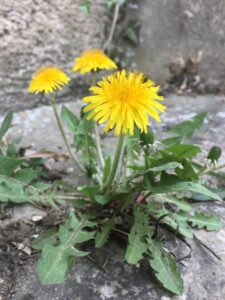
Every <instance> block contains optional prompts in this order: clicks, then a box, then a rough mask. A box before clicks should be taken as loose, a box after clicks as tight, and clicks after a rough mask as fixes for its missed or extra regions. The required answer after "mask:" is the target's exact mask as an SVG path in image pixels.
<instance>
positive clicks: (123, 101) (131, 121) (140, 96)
mask: <svg viewBox="0 0 225 300" xmlns="http://www.w3.org/2000/svg"><path fill="white" fill-rule="evenodd" d="M90 91H92V92H93V94H94V95H92V96H88V97H85V98H84V99H83V101H84V102H87V103H89V104H88V105H87V106H86V107H85V108H84V112H85V113H86V112H90V114H89V115H88V116H87V118H88V120H90V119H94V120H95V121H96V122H98V124H103V123H107V124H106V127H105V129H104V131H105V132H108V131H110V130H112V129H113V128H115V135H116V136H117V135H119V134H120V132H122V134H126V133H129V134H130V135H133V134H134V126H137V127H138V128H139V129H140V131H141V132H145V133H146V132H147V127H148V124H149V120H148V116H151V117H152V118H153V119H155V120H156V121H158V122H160V117H159V113H158V111H161V112H163V111H164V110H165V106H164V105H162V104H161V103H159V102H158V101H157V100H163V99H164V98H163V97H162V96H159V95H158V94H157V93H158V91H159V86H155V84H154V82H153V81H151V80H147V81H145V79H144V74H142V73H135V72H130V73H129V74H126V71H125V70H122V71H120V72H117V73H115V74H113V75H110V76H108V77H107V78H103V79H102V80H101V81H99V82H98V83H97V86H92V87H91V88H90Z"/></svg>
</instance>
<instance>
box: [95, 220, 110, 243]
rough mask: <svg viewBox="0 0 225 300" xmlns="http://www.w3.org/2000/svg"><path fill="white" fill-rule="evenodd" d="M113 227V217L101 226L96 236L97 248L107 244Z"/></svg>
mask: <svg viewBox="0 0 225 300" xmlns="http://www.w3.org/2000/svg"><path fill="white" fill-rule="evenodd" d="M113 227H114V220H113V219H110V220H109V221H108V222H106V223H105V224H104V225H103V226H102V227H101V229H100V231H98V232H97V234H96V236H95V248H101V247H102V246H104V245H105V243H106V242H107V241H108V238H109V234H110V232H111V230H112V228H113Z"/></svg>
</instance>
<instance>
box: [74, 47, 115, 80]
mask: <svg viewBox="0 0 225 300" xmlns="http://www.w3.org/2000/svg"><path fill="white" fill-rule="evenodd" d="M116 68H117V66H116V64H115V63H114V61H112V60H111V59H110V58H109V57H108V56H107V55H106V54H105V53H104V52H103V51H102V50H101V49H90V50H86V51H84V52H83V53H82V55H81V56H80V57H78V58H76V59H75V64H74V67H73V71H74V72H80V73H81V74H86V73H88V72H91V71H97V70H103V69H106V70H112V69H116Z"/></svg>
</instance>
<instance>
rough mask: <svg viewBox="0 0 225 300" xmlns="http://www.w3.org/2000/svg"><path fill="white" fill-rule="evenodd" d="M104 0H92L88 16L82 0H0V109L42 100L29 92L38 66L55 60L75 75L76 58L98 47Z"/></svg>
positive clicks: (33, 103) (51, 63)
mask: <svg viewBox="0 0 225 300" xmlns="http://www.w3.org/2000/svg"><path fill="white" fill-rule="evenodd" d="M104 2H105V1H104V0H95V1H92V14H91V16H89V17H87V16H86V15H85V14H84V13H83V12H82V11H81V9H80V5H81V3H82V0H19V1H16V0H0V41H1V42H0V105H1V107H0V111H5V110H8V109H23V108H29V107H32V106H34V105H36V104H37V103H38V101H40V97H37V96H36V97H33V96H30V95H27V92H26V90H27V86H28V84H29V81H30V78H31V76H32V74H33V72H34V71H35V70H36V69H37V68H39V67H41V66H43V65H49V64H50V65H54V64H56V65H58V66H59V67H61V68H62V69H63V70H65V71H66V72H67V73H69V74H71V71H70V70H71V67H72V65H73V59H74V57H75V56H77V55H79V54H80V52H81V51H82V50H84V49H86V48H89V47H99V46H100V43H101V38H102V36H101V35H102V32H103V26H104V11H105V6H104ZM67 100H68V98H67Z"/></svg>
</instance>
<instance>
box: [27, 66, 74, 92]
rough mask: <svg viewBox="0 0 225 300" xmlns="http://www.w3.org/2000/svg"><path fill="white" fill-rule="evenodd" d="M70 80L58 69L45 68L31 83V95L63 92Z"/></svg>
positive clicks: (39, 71)
mask: <svg viewBox="0 0 225 300" xmlns="http://www.w3.org/2000/svg"><path fill="white" fill-rule="evenodd" d="M69 81H70V78H69V77H68V76H67V75H66V74H65V73H64V72H63V71H61V70H60V69H59V68H57V67H44V68H41V69H39V70H38V71H37V72H36V73H35V74H34V75H33V78H32V80H31V82H30V85H29V88H28V92H29V93H34V94H38V93H43V92H44V93H45V94H47V93H53V91H55V90H61V89H62V86H64V85H66V84H67V83H68V82H69Z"/></svg>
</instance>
